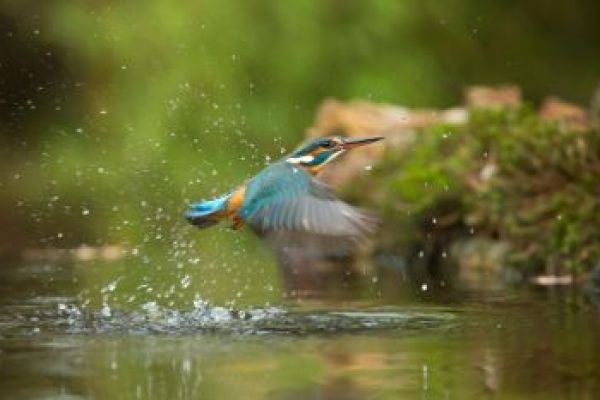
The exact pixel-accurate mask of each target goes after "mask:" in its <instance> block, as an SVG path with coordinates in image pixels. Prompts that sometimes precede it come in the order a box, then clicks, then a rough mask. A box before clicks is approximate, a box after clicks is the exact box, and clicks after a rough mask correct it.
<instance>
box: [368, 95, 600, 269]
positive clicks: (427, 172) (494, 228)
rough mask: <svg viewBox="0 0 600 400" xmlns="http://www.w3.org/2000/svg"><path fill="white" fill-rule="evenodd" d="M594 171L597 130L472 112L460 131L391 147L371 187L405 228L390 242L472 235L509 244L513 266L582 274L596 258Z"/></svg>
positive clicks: (599, 206) (520, 115) (598, 208)
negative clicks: (565, 270)
mask: <svg viewBox="0 0 600 400" xmlns="http://www.w3.org/2000/svg"><path fill="white" fill-rule="evenodd" d="M599 171H600V135H599V134H598V132H596V131H592V130H589V131H574V130H570V129H567V128H564V127H561V126H559V124H557V123H550V122H546V121H543V120H540V118H539V117H538V116H537V115H536V114H535V113H533V112H532V111H531V109H530V108H528V107H522V108H518V109H502V110H471V113H470V121H469V122H468V124H467V125H466V126H464V127H449V126H434V127H432V128H430V129H426V130H424V131H423V132H419V133H418V135H417V137H416V140H415V142H414V144H412V145H411V146H409V147H407V148H406V149H404V150H403V151H400V152H396V151H393V152H392V151H390V152H389V153H388V154H387V156H386V158H385V160H384V162H383V165H382V166H381V167H380V168H379V169H378V170H377V171H376V174H375V180H376V183H375V184H374V185H373V186H374V187H379V188H382V189H381V190H383V191H384V192H385V193H384V194H381V193H379V194H378V195H379V198H384V199H385V207H384V209H385V214H386V220H388V221H392V222H391V223H390V224H391V225H392V226H403V227H406V229H407V230H408V233H405V234H404V235H403V236H401V237H398V235H395V236H394V238H395V241H393V242H395V243H398V242H401V243H403V245H404V246H406V245H407V244H409V245H413V246H415V245H416V246H420V247H426V243H420V242H427V241H431V240H439V236H440V235H442V236H444V235H445V236H448V235H451V236H452V237H451V238H450V240H457V239H461V238H464V237H465V236H469V235H471V234H472V233H473V232H477V233H478V234H481V235H486V236H489V237H492V238H498V239H500V240H503V241H506V242H508V243H510V245H511V247H512V249H513V251H512V252H511V256H510V260H509V261H510V262H512V263H513V264H522V265H528V266H530V267H533V268H535V267H536V266H537V267H540V268H541V267H545V268H549V269H551V270H559V269H567V270H570V271H581V270H585V269H589V268H590V267H591V266H592V265H593V264H594V263H595V262H597V261H598V259H599V258H600V246H599V245H598V243H599V242H600V231H599V230H598V226H600V203H599V202H598V196H599V194H600V192H599V190H600V186H599V182H600V179H599V178H598V176H600V175H599V174H598V173H599ZM448 204H452V207H448V206H447V205H448ZM444 205H446V206H444ZM424 221H425V223H424ZM445 222H447V224H446V225H444V223H445ZM413 229H414V230H415V231H416V232H411V230H413ZM457 232H458V234H457ZM389 234H390V233H388V236H389ZM436 235H437V236H436Z"/></svg>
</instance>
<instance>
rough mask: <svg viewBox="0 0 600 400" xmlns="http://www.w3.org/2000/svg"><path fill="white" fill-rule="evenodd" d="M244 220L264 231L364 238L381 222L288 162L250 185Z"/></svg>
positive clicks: (258, 177)
mask: <svg viewBox="0 0 600 400" xmlns="http://www.w3.org/2000/svg"><path fill="white" fill-rule="evenodd" d="M240 215H241V217H242V218H243V219H244V220H245V221H247V222H248V223H249V224H251V225H252V226H253V227H254V228H255V229H257V230H259V231H262V232H272V231H283V230H285V231H300V232H308V233H314V234H319V235H326V236H338V237H350V238H361V237H364V236H366V235H368V234H369V233H372V232H373V231H374V229H375V226H376V225H377V219H376V218H375V216H374V215H372V214H369V213H368V212H366V211H364V210H362V209H360V208H356V207H353V206H351V205H349V204H347V203H345V202H343V201H341V200H339V199H338V198H337V197H335V195H334V194H333V193H332V191H331V190H330V188H329V187H328V186H326V185H325V184H323V183H321V182H319V181H317V180H316V179H314V178H313V177H312V176H311V175H310V174H308V173H307V172H305V171H304V170H301V169H298V168H297V167H294V166H291V165H290V164H287V163H285V162H284V163H277V164H273V165H271V166H270V167H269V168H267V169H266V170H264V171H263V172H261V173H260V174H259V175H257V176H256V177H255V178H254V179H252V180H251V181H250V182H249V183H248V188H247V191H246V198H245V200H244V204H243V205H242V209H241V213H240Z"/></svg>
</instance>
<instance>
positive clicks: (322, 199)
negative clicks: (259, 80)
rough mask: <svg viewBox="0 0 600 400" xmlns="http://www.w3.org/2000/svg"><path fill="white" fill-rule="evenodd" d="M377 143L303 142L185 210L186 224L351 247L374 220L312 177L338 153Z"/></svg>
mask: <svg viewBox="0 0 600 400" xmlns="http://www.w3.org/2000/svg"><path fill="white" fill-rule="evenodd" d="M381 139H383V138H382V137H380V136H377V137H368V138H359V139H357V138H346V137H342V136H331V137H323V138H318V139H315V140H312V141H309V142H308V143H306V144H304V145H302V146H300V147H299V148H298V149H297V150H295V151H294V152H292V153H291V154H289V155H287V156H285V157H283V158H282V159H281V160H279V161H277V162H275V163H273V164H271V165H269V166H268V167H266V168H265V169H263V170H262V171H261V172H259V173H258V174H257V175H256V176H254V177H253V178H251V179H249V180H248V181H247V182H246V183H244V184H243V185H241V186H239V187H237V188H236V189H235V190H233V191H231V192H230V193H227V194H225V195H223V196H220V197H217V198H214V199H212V200H203V201H199V202H196V203H193V204H191V205H190V206H189V209H188V211H187V213H186V218H187V220H188V221H189V222H190V223H191V224H193V225H195V226H197V227H199V228H207V227H210V226H212V225H215V224H217V223H218V222H220V221H222V220H231V221H232V223H233V224H232V227H233V228H234V229H239V228H241V227H243V226H244V225H246V224H247V225H250V227H251V228H252V229H253V230H254V231H255V232H257V233H259V234H260V235H261V236H273V235H274V234H275V235H277V234H278V235H279V236H281V235H284V236H286V237H288V238H290V237H292V236H293V235H294V234H295V233H298V234H303V235H306V234H308V235H310V236H313V237H317V238H324V239H327V238H329V239H331V238H333V239H336V238H337V239H350V241H351V242H355V241H356V240H358V239H361V238H364V237H365V236H366V235H368V234H370V233H372V232H373V231H374V228H375V226H376V224H377V219H376V218H375V217H374V216H373V215H372V214H371V213H369V212H367V211H364V210H362V209H359V208H357V207H353V206H351V205H349V204H347V203H345V202H343V201H342V200H340V199H338V198H337V197H336V196H335V195H334V194H333V192H332V190H331V189H330V188H329V187H328V186H327V185H325V184H324V183H322V182H320V181H319V180H318V179H317V178H316V175H317V174H318V173H319V172H320V171H321V170H322V169H323V168H324V167H325V166H326V165H327V164H328V163H329V162H331V161H332V160H334V159H335V158H336V157H338V156H339V155H341V154H342V153H344V152H346V151H348V150H350V149H353V148H356V147H360V146H364V145H367V144H370V143H374V142H377V141H379V140H381ZM290 235H292V236H290ZM292 240H293V239H292Z"/></svg>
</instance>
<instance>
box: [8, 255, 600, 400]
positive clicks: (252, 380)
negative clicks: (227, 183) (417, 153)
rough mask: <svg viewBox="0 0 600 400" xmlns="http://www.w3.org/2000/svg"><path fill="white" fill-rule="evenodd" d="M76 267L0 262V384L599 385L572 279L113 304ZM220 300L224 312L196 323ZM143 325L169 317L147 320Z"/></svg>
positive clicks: (591, 392)
mask: <svg viewBox="0 0 600 400" xmlns="http://www.w3.org/2000/svg"><path fill="white" fill-rule="evenodd" d="M76 271H77V269H76V268H74V267H67V266H62V267H61V266H42V267H39V266H38V267H35V266H23V267H19V268H8V267H6V268H4V269H3V270H2V274H3V276H2V279H3V281H4V282H6V289H7V291H5V292H3V293H5V294H6V295H5V297H3V298H2V299H0V301H1V308H0V335H1V336H0V337H1V339H0V355H1V358H0V360H1V362H0V382H2V383H1V384H0V397H1V398H7V399H13V398H65V399H79V398H98V399H100V398H113V399H132V398H133V399H135V398H139V399H190V398H202V399H213V398H214V399H224V398H232V399H236V398H243V399H372V398H377V399H388V398H389V399H396V398H428V399H429V398H431V399H438V398H442V399H446V398H449V399H465V398H487V397H501V398H514V399H520V398H523V399H530V398H544V399H549V398H578V399H593V398H596V396H597V394H598V393H600V372H599V371H600V341H598V334H599V333H600V323H599V320H598V316H597V314H596V311H595V309H594V308H593V307H591V306H589V305H587V304H586V303H584V302H580V301H579V300H577V299H579V297H577V293H573V292H569V291H567V292H561V291H543V292H542V291H540V292H535V291H504V292H494V293H491V292H483V293H482V292H480V293H478V292H473V291H471V292H466V293H460V294H458V295H456V294H455V295H454V296H450V297H449V298H451V299H452V300H451V301H447V300H444V299H443V298H442V299H440V298H439V297H437V298H436V300H434V299H432V298H429V299H427V298H425V299H421V300H418V299H417V300H415V299H409V298H402V297H398V298H397V299H396V300H395V303H396V304H395V305H393V306H390V305H387V306H385V307H383V306H382V305H381V301H379V300H378V297H377V296H376V295H374V296H373V297H371V298H369V297H368V296H366V297H365V296H362V297H361V298H360V299H359V300H355V301H352V300H351V299H349V298H345V299H343V300H339V299H338V300H331V299H330V300H321V301H319V300H317V299H314V300H311V301H310V302H305V301H304V302H301V303H297V302H294V303H288V304H287V305H286V307H285V308H274V307H272V308H255V309H251V308H245V310H250V311H246V312H245V313H244V312H242V311H240V310H242V309H241V308H240V309H231V308H225V307H223V308H216V307H210V306H208V305H206V304H204V303H202V304H197V306H198V307H197V308H196V309H193V310H191V311H185V310H183V311H182V309H177V308H168V307H165V306H158V305H156V306H152V305H147V304H146V306H145V307H141V306H140V307H138V308H136V309H135V310H126V309H119V308H118V307H117V306H115V305H114V304H112V305H111V306H112V308H111V313H110V315H108V314H106V313H104V314H103V310H102V308H101V307H98V308H95V309H94V310H93V311H90V310H89V309H85V308H81V307H79V306H77V307H76V304H77V302H78V296H80V288H79V287H78V285H77V282H80V281H81V279H83V278H82V276H81V274H80V273H79V272H76ZM369 280H370V278H369ZM387 284H390V282H387ZM101 286H102V285H101ZM405 289H406V288H405ZM457 299H459V301H457ZM565 300H567V301H565ZM386 303H388V304H389V300H386ZM565 304H566V306H565ZM153 307H154V308H153ZM284 310H287V311H284ZM219 312H220V313H221V314H219ZM194 313H195V314H194ZM211 313H213V317H214V318H213V319H214V321H220V322H223V323H222V324H220V323H215V324H213V325H207V326H209V327H211V328H212V329H194V327H195V326H196V325H198V326H200V327H201V326H202V325H201V324H202V321H204V323H206V321H207V320H206V319H204V320H201V317H202V316H204V317H206V318H208V317H207V316H208V315H210V314H211ZM215 313H216V314H215ZM252 313H254V314H252ZM217 314H219V315H220V316H215V315H217ZM194 315H195V316H196V317H197V318H198V319H196V320H194V319H193V318H192V316H194ZM174 316H177V317H178V318H179V319H175V320H173V319H172V318H174ZM69 318H71V321H70V322H69V321H68V320H69ZM136 318H137V319H136ZM132 321H133V322H132ZM168 321H171V322H170V323H171V325H168V324H169V322H168ZM214 321H213V322H214ZM103 323H104V324H105V325H102V324H103ZM128 324H129V325H128ZM130 324H133V325H130ZM136 324H137V325H136ZM186 324H187V325H186ZM195 324H196V325H195ZM148 326H153V327H158V328H165V327H169V326H170V328H171V329H170V330H169V329H162V330H161V329H154V330H153V329H147V330H144V329H141V328H143V327H148ZM74 327H75V328H77V327H79V328H82V327H83V328H85V327H87V328H88V329H79V330H77V329H74ZM91 327H95V328H102V327H104V329H89V328H91ZM124 327H125V328H132V327H133V328H135V329H124ZM249 327H252V328H255V329H245V328H249ZM215 328H220V329H215ZM240 328H244V329H240Z"/></svg>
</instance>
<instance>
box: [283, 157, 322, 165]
mask: <svg viewBox="0 0 600 400" xmlns="http://www.w3.org/2000/svg"><path fill="white" fill-rule="evenodd" d="M314 159H315V158H314V157H313V156H300V157H290V158H288V159H287V160H285V161H287V162H289V163H290V164H308V163H310V162H312V160H314Z"/></svg>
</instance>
